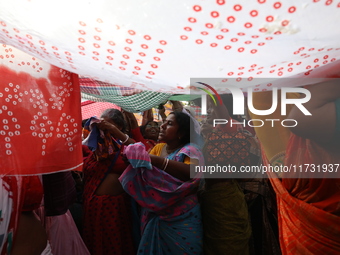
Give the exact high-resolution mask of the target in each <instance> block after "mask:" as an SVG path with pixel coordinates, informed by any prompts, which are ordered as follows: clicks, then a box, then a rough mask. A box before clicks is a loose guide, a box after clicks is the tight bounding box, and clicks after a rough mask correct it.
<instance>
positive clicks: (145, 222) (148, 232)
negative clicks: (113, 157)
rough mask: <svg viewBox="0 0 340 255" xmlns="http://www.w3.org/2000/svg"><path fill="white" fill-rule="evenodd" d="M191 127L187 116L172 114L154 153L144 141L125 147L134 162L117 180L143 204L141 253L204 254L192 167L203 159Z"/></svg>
mask: <svg viewBox="0 0 340 255" xmlns="http://www.w3.org/2000/svg"><path fill="white" fill-rule="evenodd" d="M192 127H193V124H192V120H191V119H190V117H189V116H188V115H186V114H184V113H182V112H172V113H170V114H169V115H168V116H167V118H166V120H165V122H164V123H163V124H162V125H161V128H160V129H161V130H160V133H159V140H161V141H162V143H159V144H157V145H156V146H155V147H154V148H153V149H152V151H151V152H150V155H149V154H148V153H147V152H146V151H145V149H144V145H143V144H141V143H137V144H133V145H129V146H128V147H127V148H126V150H125V154H126V157H127V158H128V160H129V162H130V166H129V167H128V168H127V169H126V170H125V171H124V173H123V174H122V175H121V177H120V178H119V180H120V181H121V183H122V186H123V188H124V190H125V191H126V192H127V193H128V194H129V195H130V196H132V197H133V199H135V200H136V201H137V203H138V204H139V205H140V206H141V207H142V213H141V215H142V216H141V241H140V244H139V247H138V254H148V255H149V254H155V255H165V254H169V255H170V254H202V223H201V213H200V206H199V204H198V199H197V189H198V186H199V182H200V179H199V178H200V177H201V175H200V174H199V173H198V174H194V173H193V172H191V169H192V168H193V166H197V165H202V164H204V162H203V157H202V153H201V151H200V150H199V149H198V147H197V146H196V145H195V144H193V143H190V132H191V129H190V128H192ZM192 134H193V133H192Z"/></svg>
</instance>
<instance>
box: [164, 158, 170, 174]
mask: <svg viewBox="0 0 340 255" xmlns="http://www.w3.org/2000/svg"><path fill="white" fill-rule="evenodd" d="M168 164H169V159H168V158H167V159H166V162H165V167H164V168H163V171H165V169H166V168H167V167H168Z"/></svg>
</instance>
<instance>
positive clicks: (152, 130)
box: [145, 121, 159, 141]
mask: <svg viewBox="0 0 340 255" xmlns="http://www.w3.org/2000/svg"><path fill="white" fill-rule="evenodd" d="M158 135H159V126H158V123H157V122H155V121H150V122H149V123H148V124H147V125H146V126H145V138H147V139H151V140H154V141H157V139H158Z"/></svg>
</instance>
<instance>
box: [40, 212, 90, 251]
mask: <svg viewBox="0 0 340 255" xmlns="http://www.w3.org/2000/svg"><path fill="white" fill-rule="evenodd" d="M37 214H38V215H39V217H40V219H41V222H42V224H43V225H44V227H45V229H46V233H47V236H48V240H49V243H50V246H51V249H52V254H53V255H67V254H70V255H71V254H72V255H90V252H89V251H88V250H87V248H86V246H85V244H84V242H83V240H82V238H81V236H80V234H79V232H78V229H77V226H76V224H75V223H74V220H73V218H72V215H71V213H70V211H69V210H67V212H66V213H65V214H62V215H58V216H50V217H44V216H43V215H44V208H43V207H41V208H39V209H38V211H37ZM47 254H50V253H47Z"/></svg>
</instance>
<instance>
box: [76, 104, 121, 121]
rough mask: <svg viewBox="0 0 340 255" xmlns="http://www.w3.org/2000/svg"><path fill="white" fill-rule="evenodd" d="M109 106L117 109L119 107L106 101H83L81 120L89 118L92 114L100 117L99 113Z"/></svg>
mask: <svg viewBox="0 0 340 255" xmlns="http://www.w3.org/2000/svg"><path fill="white" fill-rule="evenodd" d="M109 108H114V109H118V110H120V107H119V106H117V105H115V104H112V103H108V102H94V101H90V100H87V101H84V102H82V103H81V117H82V120H86V119H89V118H91V117H93V116H96V117H98V118H99V117H100V115H101V113H102V112H103V111H104V110H106V109H109Z"/></svg>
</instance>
